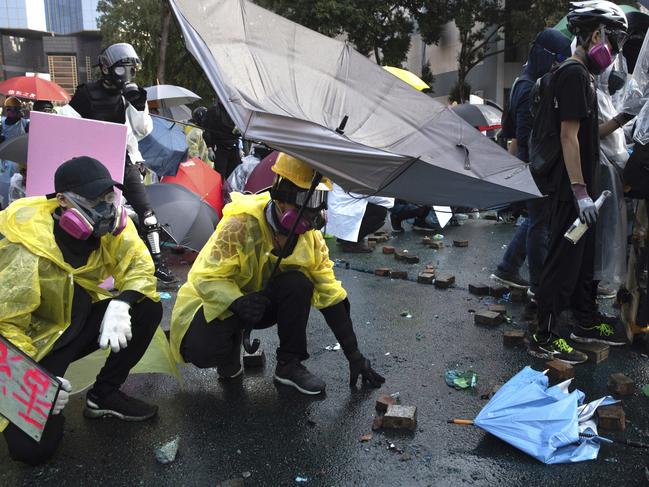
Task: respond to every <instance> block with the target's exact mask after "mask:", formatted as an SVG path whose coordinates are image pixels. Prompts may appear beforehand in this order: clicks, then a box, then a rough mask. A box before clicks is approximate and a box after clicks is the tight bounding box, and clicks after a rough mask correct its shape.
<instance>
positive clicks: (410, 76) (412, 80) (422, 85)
mask: <svg viewBox="0 0 649 487" xmlns="http://www.w3.org/2000/svg"><path fill="white" fill-rule="evenodd" d="M383 69H385V70H386V71H388V72H389V73H392V74H393V75H395V76H396V77H397V78H399V79H400V80H402V81H405V82H406V83H408V84H409V85H410V86H412V87H413V88H414V89H416V90H419V91H422V90H425V89H426V88H430V86H428V83H426V82H425V81H424V80H423V79H421V78H420V77H419V76H417V75H416V74H414V73H411V72H410V71H408V70H407V69H401V68H395V67H394V66H383Z"/></svg>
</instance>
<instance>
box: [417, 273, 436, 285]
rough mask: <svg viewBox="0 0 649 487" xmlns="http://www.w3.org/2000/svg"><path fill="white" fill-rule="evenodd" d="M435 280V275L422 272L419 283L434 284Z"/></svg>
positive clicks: (418, 279)
mask: <svg viewBox="0 0 649 487" xmlns="http://www.w3.org/2000/svg"><path fill="white" fill-rule="evenodd" d="M434 280H435V273H430V272H420V273H419V275H418V276H417V282H418V283H420V284H432V283H433V281H434Z"/></svg>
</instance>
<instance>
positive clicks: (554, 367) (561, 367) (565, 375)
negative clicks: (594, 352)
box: [545, 360, 575, 382]
mask: <svg viewBox="0 0 649 487" xmlns="http://www.w3.org/2000/svg"><path fill="white" fill-rule="evenodd" d="M545 366H546V367H547V368H548V377H550V378H551V379H553V380H555V381H557V382H563V381H565V380H568V379H572V378H574V377H575V369H574V367H573V366H572V365H570V364H567V363H565V362H562V361H561V360H550V361H549V362H546V364H545Z"/></svg>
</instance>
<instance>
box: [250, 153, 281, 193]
mask: <svg viewBox="0 0 649 487" xmlns="http://www.w3.org/2000/svg"><path fill="white" fill-rule="evenodd" d="M278 155H279V152H277V151H273V152H271V153H270V154H268V155H267V156H266V157H264V158H263V159H262V160H261V162H260V163H259V164H257V166H256V167H255V168H254V169H253V170H252V172H251V173H250V176H248V181H246V186H245V188H244V191H250V192H251V193H256V192H257V191H261V190H262V189H266V188H268V187H269V186H272V185H273V180H274V179H275V173H274V172H273V171H271V169H270V168H271V167H273V164H275V161H276V160H277V156H278Z"/></svg>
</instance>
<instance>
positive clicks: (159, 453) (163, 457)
mask: <svg viewBox="0 0 649 487" xmlns="http://www.w3.org/2000/svg"><path fill="white" fill-rule="evenodd" d="M179 444H180V437H179V436H176V437H175V438H174V439H173V440H171V441H169V442H167V443H165V444H164V445H162V446H160V447H158V448H156V449H155V459H156V460H157V461H158V462H159V463H162V464H163V465H166V464H167V463H171V462H173V461H174V460H175V459H176V455H177V454H178V446H179Z"/></svg>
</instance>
